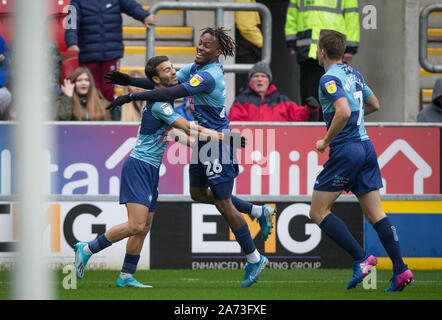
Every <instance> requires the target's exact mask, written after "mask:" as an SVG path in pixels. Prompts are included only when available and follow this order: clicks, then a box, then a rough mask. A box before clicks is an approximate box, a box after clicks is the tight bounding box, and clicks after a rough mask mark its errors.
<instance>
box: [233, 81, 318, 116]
mask: <svg viewBox="0 0 442 320" xmlns="http://www.w3.org/2000/svg"><path fill="white" fill-rule="evenodd" d="M317 112H318V110H317V109H313V108H309V107H307V106H298V105H297V104H296V103H295V102H293V101H291V100H290V99H289V98H288V97H286V96H284V95H282V94H280V93H279V92H278V90H277V89H276V87H275V86H274V85H273V84H270V86H269V89H268V90H267V93H266V95H265V97H264V99H262V100H261V97H260V96H259V95H258V94H257V93H256V92H255V91H254V90H253V89H252V87H250V85H248V86H247V87H246V89H244V90H243V91H242V92H241V94H240V95H239V96H237V97H236V99H235V101H233V105H232V108H231V109H230V111H229V116H228V118H229V120H230V121H309V118H311V117H312V116H314V115H316V116H317Z"/></svg>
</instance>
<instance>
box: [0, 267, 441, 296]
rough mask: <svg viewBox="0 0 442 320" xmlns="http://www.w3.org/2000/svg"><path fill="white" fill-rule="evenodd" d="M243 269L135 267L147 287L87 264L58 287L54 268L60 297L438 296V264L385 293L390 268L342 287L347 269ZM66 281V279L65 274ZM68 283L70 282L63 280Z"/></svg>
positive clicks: (0, 290) (0, 282) (1, 275)
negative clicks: (370, 281)
mask: <svg viewBox="0 0 442 320" xmlns="http://www.w3.org/2000/svg"><path fill="white" fill-rule="evenodd" d="M243 273H244V271H243V270H138V271H137V273H136V275H135V278H136V279H137V280H138V281H140V282H142V283H144V284H149V285H152V286H153V288H152V289H150V288H149V289H137V288H117V287H116V280H117V277H118V274H119V271H118V270H87V269H86V272H85V276H84V278H83V279H82V280H78V281H77V283H76V284H77V288H76V289H68V290H67V289H65V288H63V279H64V278H65V277H66V274H63V273H62V271H61V270H59V271H55V272H54V285H55V287H56V298H57V299H60V300H114V299H115V300H117V299H118V300H126V299H127V300H442V270H428V271H424V270H414V271H413V273H414V275H415V281H414V282H413V283H412V284H411V285H410V286H408V287H407V288H406V289H405V290H404V291H403V292H390V293H385V292H383V290H384V289H385V288H387V287H388V286H389V279H390V277H391V271H388V270H376V279H377V281H376V287H377V288H376V289H364V287H363V285H362V283H361V284H360V285H358V287H357V288H355V289H352V290H347V289H346V286H347V283H348V281H349V280H350V278H351V275H352V271H351V270H349V269H347V270H336V269H317V270H311V269H310V270H308V269H307V270H273V269H266V270H264V271H263V272H262V274H261V276H260V278H259V280H258V282H257V283H255V284H254V285H253V286H252V287H250V288H240V284H241V280H242V277H243ZM10 279H11V277H10V274H9V273H8V272H5V271H3V272H0V299H8V298H9V291H8V288H9V286H11V285H12V283H11V280H10ZM65 281H66V280H65ZM66 283H68V284H72V283H70V282H66Z"/></svg>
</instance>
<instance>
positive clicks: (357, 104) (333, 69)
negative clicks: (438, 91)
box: [310, 30, 414, 291]
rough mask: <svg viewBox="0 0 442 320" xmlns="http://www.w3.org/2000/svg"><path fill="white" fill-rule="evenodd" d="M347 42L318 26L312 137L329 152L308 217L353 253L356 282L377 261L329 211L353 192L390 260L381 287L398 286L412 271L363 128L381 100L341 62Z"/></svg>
mask: <svg viewBox="0 0 442 320" xmlns="http://www.w3.org/2000/svg"><path fill="white" fill-rule="evenodd" d="M345 47H346V41H345V36H344V35H343V34H341V33H339V32H336V31H331V30H322V31H321V34H320V37H319V42H318V49H317V56H318V60H319V63H320V65H321V66H323V67H324V69H325V71H326V72H325V74H324V75H323V76H322V77H321V80H320V85H319V101H320V103H321V105H322V109H323V114H324V120H325V122H326V126H327V134H326V135H325V137H324V138H323V139H320V140H318V141H317V142H316V149H317V150H318V151H319V152H321V153H322V152H324V151H325V149H326V148H327V147H330V152H329V159H328V161H327V162H326V163H325V164H324V169H323V170H322V171H321V172H320V173H319V174H318V177H317V178H316V183H315V186H314V190H313V194H312V202H311V208H310V218H311V219H312V220H313V221H314V222H315V223H316V224H318V225H319V227H320V228H321V229H322V231H324V232H325V234H327V235H328V236H329V237H330V238H331V239H332V240H334V241H335V242H336V243H337V244H338V245H339V246H341V247H342V248H343V249H344V250H345V251H346V252H348V253H349V254H350V255H351V256H352V258H353V260H354V263H353V271H354V272H353V278H352V279H351V281H350V282H349V284H348V286H347V289H352V288H354V287H356V285H357V284H358V283H360V282H361V281H362V280H363V279H364V277H365V276H366V275H367V274H368V273H369V272H370V271H371V270H372V268H373V267H374V266H375V265H376V264H377V259H376V258H375V257H374V256H373V255H370V254H368V253H367V252H365V250H364V249H363V248H362V247H361V246H360V245H359V243H358V242H357V241H356V239H354V237H353V236H352V234H351V233H350V231H349V230H348V229H347V226H346V225H345V224H344V222H343V221H342V220H341V219H339V218H338V217H337V216H335V215H334V214H333V213H332V212H331V207H332V205H333V203H334V202H335V200H336V199H337V198H338V197H339V195H340V194H341V193H342V192H343V191H344V190H345V191H352V192H353V193H354V194H355V195H356V197H357V198H358V201H359V204H360V206H361V208H362V212H363V213H364V216H365V218H366V219H367V220H368V222H369V223H371V224H372V225H373V227H374V229H375V230H376V232H377V233H378V236H379V239H380V240H381V243H382V245H383V247H384V248H385V250H386V251H387V253H388V256H389V257H390V259H391V261H392V263H393V277H392V278H391V285H390V287H389V288H387V289H386V290H385V291H402V290H403V289H404V288H405V287H406V286H407V285H408V284H410V283H411V282H412V281H413V280H414V276H413V273H412V272H411V271H410V270H409V269H408V267H407V265H406V264H404V262H403V259H402V255H401V250H400V244H399V240H398V235H397V233H396V229H395V227H394V226H393V225H392V223H391V221H390V219H389V218H388V217H387V216H386V214H385V213H384V211H383V210H382V206H381V197H380V192H379V189H380V188H382V178H381V172H380V169H379V165H378V162H377V155H376V151H375V149H374V147H373V144H372V143H371V141H370V139H369V137H368V135H367V132H366V131H365V128H364V115H367V114H370V113H372V112H375V111H377V110H379V101H378V99H377V98H376V96H375V95H374V93H373V92H372V91H371V89H370V88H369V87H368V86H367V85H366V84H365V82H364V78H363V77H362V75H361V74H360V73H359V72H357V71H356V70H354V69H353V68H352V67H350V66H349V65H347V64H344V63H342V57H343V55H344V52H345Z"/></svg>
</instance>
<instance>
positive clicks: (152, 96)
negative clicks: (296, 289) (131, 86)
mask: <svg viewBox="0 0 442 320" xmlns="http://www.w3.org/2000/svg"><path fill="white" fill-rule="evenodd" d="M187 96H190V94H189V92H188V91H187V89H186V88H185V87H184V85H182V84H178V85H176V86H172V87H167V88H161V89H155V90H152V91H146V92H137V93H133V94H132V95H131V98H132V100H149V101H172V100H175V99H178V98H184V97H187Z"/></svg>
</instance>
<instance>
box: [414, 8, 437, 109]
mask: <svg viewBox="0 0 442 320" xmlns="http://www.w3.org/2000/svg"><path fill="white" fill-rule="evenodd" d="M421 10H422V8H421ZM441 16H442V12H433V13H432V14H431V15H430V20H429V23H430V25H429V28H428V56H429V58H430V59H431V61H435V62H436V63H437V64H442V24H441V23H440V21H441V19H440V18H441ZM431 17H432V18H433V19H431ZM419 74H420V85H421V89H420V106H419V110H420V109H422V108H423V107H425V106H426V105H427V104H429V103H430V102H431V96H432V95H433V86H434V83H435V82H436V80H437V78H440V77H442V73H431V72H428V71H426V70H424V69H423V68H420V73H419Z"/></svg>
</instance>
